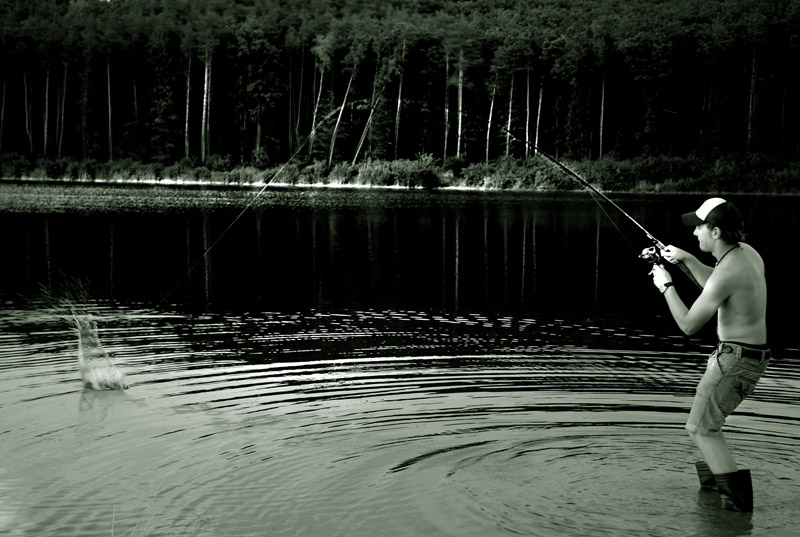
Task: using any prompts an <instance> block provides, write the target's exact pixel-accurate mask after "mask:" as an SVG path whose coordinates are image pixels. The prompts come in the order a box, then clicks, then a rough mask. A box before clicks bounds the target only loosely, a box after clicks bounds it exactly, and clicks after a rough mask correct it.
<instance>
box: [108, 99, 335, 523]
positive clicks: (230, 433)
mask: <svg viewBox="0 0 800 537" xmlns="http://www.w3.org/2000/svg"><path fill="white" fill-rule="evenodd" d="M337 111H338V110H336V109H335V110H333V111H332V112H331V113H329V114H328V115H327V116H325V117H324V118H322V120H321V121H320V123H319V125H317V126H316V127H315V128H314V129H313V130H312V131H311V132H310V133H309V134H308V136H306V137H305V139H303V141H302V142H301V143H300V145H299V146H298V147H297V149H296V150H295V152H294V153H292V155H291V156H290V157H289V159H288V160H287V161H286V162H284V163H283V165H282V166H281V167H280V168H279V169H278V171H277V172H275V173H274V174H273V175H272V177H270V179H269V180H268V181H266V182H265V183H264V186H263V187H261V189H260V190H259V191H258V192H257V193H256V195H255V196H253V198H252V199H251V200H250V201H249V202H248V203H247V204H246V205H245V207H244V208H243V209H242V210H241V211H240V212H239V214H237V215H236V216H235V217H234V218H233V220H231V222H230V224H228V226H227V227H226V228H225V229H224V230H223V231H222V233H220V234H219V235H218V236H217V238H216V239H214V241H213V242H212V243H211V245H209V247H208V248H206V250H205V251H204V252H203V255H201V256H200V257H199V258H198V259H197V260H196V261H195V262H194V263H193V264H192V266H191V267H189V269H188V270H187V271H186V274H184V275H183V277H182V278H181V280H178V282H177V283H176V284H175V285H174V286H173V287H172V288H171V289H170V290H169V291H168V292H167V294H166V295H164V298H162V299H161V301H159V302H158V304H157V305H156V308H159V307H161V305H162V304H163V303H164V302H165V301H166V300H167V298H168V297H169V296H170V295H171V294H172V293H173V292H175V289H177V288H178V287H179V286H180V284H181V281H182V280H183V279H184V278H186V276H188V275H189V274H191V272H192V271H193V270H194V269H195V268H196V267H197V265H198V264H199V263H200V261H202V260H203V259H205V258H206V256H208V255H209V253H210V252H211V250H212V248H214V247H215V246H216V245H217V244H218V243H219V242H220V240H222V238H223V237H224V236H225V235H226V234H227V233H228V232H229V231H230V230H231V228H233V226H234V225H235V224H236V222H237V221H239V219H241V218H242V216H244V214H245V213H246V212H247V211H248V210H249V209H250V208H252V206H253V204H254V203H255V202H256V200H257V199H258V197H259V196H261V195H262V194H263V193H264V192H265V191H266V189H267V187H268V186H269V185H270V183H272V181H273V180H275V178H276V177H277V176H278V175H280V174H281V172H283V170H284V169H285V168H286V166H288V165H289V164H290V163H291V162H292V160H294V158H295V157H296V156H297V155H298V154H300V151H302V150H303V148H304V147H305V146H306V144H307V143H308V142H309V141H310V140H311V139H312V138H313V137H314V135H315V134H316V132H317V131H318V130H319V129H320V128H321V127H322V126H323V125H324V124H325V122H326V121H328V120H329V119H330V118H331V117H333V115H334V114H336V113H337ZM260 398H261V393H259V394H258V395H257V396H256V399H255V401H253V404H256V403H258V400H259V399H260ZM243 419H244V418H243V417H240V418H239V419H238V420H236V422H235V423H234V424H233V427H231V428H230V430H229V431H228V432H227V434H226V435H225V436H224V438H223V439H222V441H221V442H220V444H219V447H217V449H215V450H214V453H213V454H212V455H211V456H210V457H208V458H207V459H206V461H205V462H204V463H203V464H201V465H200V467H199V468H198V469H197V471H196V472H195V474H194V475H193V476H192V478H190V479H193V478H194V477H197V476H198V475H199V474H200V472H201V471H202V470H203V469H204V468H205V467H206V465H207V464H208V463H209V461H210V460H211V458H213V457H214V456H215V455H217V454H218V453H219V452H220V449H221V448H222V446H224V445H225V443H226V442H227V441H228V439H229V438H230V437H231V435H232V434H233V433H234V432H235V431H236V430H237V429H238V428H239V425H241V423H242V420H243ZM188 432H189V429H188V428H187V429H185V430H184V438H185V437H186V435H188ZM177 460H178V459H173V461H172V462H171V463H170V464H169V465H168V467H167V468H166V469H165V470H164V473H163V475H162V476H161V479H160V481H159V484H158V487H157V488H156V491H155V493H154V494H153V496H152V498H151V499H150V505H149V506H148V508H147V509H148V510H150V509H152V512H151V514H150V517H149V518H148V519H147V522H146V523H145V524H144V526H143V527H142V528H141V530H140V529H139V527H140V525H141V523H138V524H136V526H134V528H133V530H132V531H131V535H135V534H136V533H137V532H139V534H140V535H145V534H146V532H147V530H148V528H149V526H150V524H151V523H152V522H153V519H154V518H155V516H156V514H157V513H158V510H157V509H155V508H154V504H155V503H156V498H157V497H158V496H159V494H160V493H161V489H162V488H163V486H164V481H165V480H166V477H167V475H168V474H169V472H170V470H171V467H172V466H173V465H174V464H175V463H176V461H177ZM115 513H116V506H115ZM173 533H174V532H173Z"/></svg>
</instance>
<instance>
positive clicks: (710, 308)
mask: <svg viewBox="0 0 800 537" xmlns="http://www.w3.org/2000/svg"><path fill="white" fill-rule="evenodd" d="M683 222H684V223H685V224H687V225H690V226H695V229H694V235H695V236H696V237H697V240H698V243H699V246H700V250H701V251H703V252H709V253H711V255H713V256H714V258H715V259H716V264H715V265H714V266H713V267H710V266H707V265H704V264H703V263H701V262H700V261H699V260H698V259H697V258H696V257H695V256H694V255H692V254H690V253H688V252H686V251H684V250H681V249H680V248H676V247H675V246H667V247H666V248H665V249H664V250H663V251H662V256H663V257H664V259H666V260H667V261H669V262H670V263H673V264H674V263H683V264H684V265H685V266H686V267H687V268H688V269H689V270H690V271H691V273H692V275H693V276H694V277H695V279H696V280H697V281H698V282H699V283H700V285H701V286H702V287H703V290H702V292H701V293H700V296H699V297H698V298H697V300H696V301H695V302H694V303H693V304H692V305H691V307H687V306H686V305H685V304H684V302H683V300H682V299H681V297H680V296H679V295H678V292H677V291H676V290H675V287H674V286H673V284H672V277H671V276H670V274H669V272H668V271H667V270H665V269H664V268H663V267H661V266H659V265H654V266H653V272H652V273H651V275H652V276H653V283H654V284H655V285H656V287H658V289H659V290H660V291H661V294H662V295H664V298H666V300H667V305H668V306H669V310H670V313H672V316H673V317H674V319H675V321H676V322H677V324H678V327H679V328H680V329H681V330H682V331H683V332H684V333H686V334H687V335H691V334H694V333H696V332H697V331H698V330H700V328H702V327H703V325H705V324H706V323H707V322H708V321H709V320H710V319H711V318H712V317H713V316H714V314H715V313H716V314H717V335H718V338H719V343H718V344H717V346H716V348H715V349H714V352H713V353H712V354H711V357H710V359H709V361H708V366H707V368H706V372H705V374H704V375H703V378H702V379H701V380H700V383H699V384H698V386H697V392H696V395H695V398H694V403H693V405H692V409H691V411H690V413H689V419H688V422H687V424H686V429H687V430H688V431H689V435H690V436H691V437H692V440H694V442H695V444H696V445H697V447H698V449H699V450H700V453H702V455H703V458H704V459H705V463H703V462H699V463H697V471H698V475H699V476H700V482H701V485H702V486H703V487H704V488H713V487H715V486H716V487H717V488H718V489H719V493H720V498H721V500H722V507H723V508H725V509H731V510H737V511H751V510H752V509H753V488H752V482H751V478H750V471H749V470H739V469H738V467H737V466H736V461H735V460H734V458H733V455H732V454H731V452H730V450H729V449H728V446H727V444H726V443H725V438H724V436H723V435H722V432H721V431H720V428H721V427H722V425H723V423H725V418H726V417H727V416H728V415H729V414H730V413H731V412H733V410H734V409H735V408H736V407H737V406H738V405H739V403H741V402H742V400H743V399H744V398H745V397H747V396H748V395H750V394H751V393H752V392H753V389H754V388H755V385H756V383H757V382H758V380H759V378H760V377H761V375H762V374H763V372H764V370H765V369H766V368H767V366H768V365H769V359H770V351H769V347H768V346H767V328H766V309H767V285H766V280H765V278H764V261H763V260H762V259H761V256H760V255H759V254H758V252H756V251H755V250H754V249H753V248H752V247H751V246H749V245H747V244H745V243H743V242H741V241H742V240H743V239H744V235H743V233H742V230H743V227H744V226H743V223H742V217H741V214H740V213H739V211H738V209H736V207H735V206H734V205H733V204H732V203H730V202H728V201H725V200H724V199H722V198H711V199H709V200H706V201H705V202H704V203H703V204H702V205H701V206H700V208H699V209H697V211H694V212H691V213H686V214H684V215H683Z"/></svg>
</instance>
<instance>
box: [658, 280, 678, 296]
mask: <svg viewBox="0 0 800 537" xmlns="http://www.w3.org/2000/svg"><path fill="white" fill-rule="evenodd" d="M670 287H675V284H674V283H672V282H667V283H665V284H664V285H662V286H661V287H659V288H658V290H659V291H661V294H662V295H663V294H664V293H666V292H667V289H669V288H670Z"/></svg>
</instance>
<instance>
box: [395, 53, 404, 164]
mask: <svg viewBox="0 0 800 537" xmlns="http://www.w3.org/2000/svg"><path fill="white" fill-rule="evenodd" d="M405 59H406V42H405V40H404V41H403V53H402V54H401V56H400V64H401V65H402V64H403V62H404V61H405ZM402 107H403V70H402V67H401V69H400V83H399V84H398V88H397V112H396V113H395V116H394V159H395V160H397V155H398V145H399V144H400V110H401V108H402Z"/></svg>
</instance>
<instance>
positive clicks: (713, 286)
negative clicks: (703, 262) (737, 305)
mask: <svg viewBox="0 0 800 537" xmlns="http://www.w3.org/2000/svg"><path fill="white" fill-rule="evenodd" d="M652 275H653V283H654V284H655V285H656V287H659V289H662V288H663V292H662V294H663V295H664V298H666V300H667V306H669V311H670V313H671V314H672V317H673V319H675V322H676V323H677V324H678V328H680V329H681V331H682V332H683V333H685V334H686V335H689V336H691V335H692V334H696V333H697V332H698V331H699V330H700V329H701V328H703V326H705V324H706V323H707V322H708V321H709V320H710V319H711V318H712V317H713V316H714V314H715V313H716V312H717V309H718V308H719V307H720V305H721V304H722V303H723V302H724V301H725V299H726V298H727V292H726V291H725V285H724V281H721V280H720V278H718V277H715V276H716V274H713V273H712V275H711V276H710V277H709V278H708V281H707V282H706V285H705V286H704V287H703V291H702V292H701V293H700V296H699V297H697V300H695V302H694V304H692V306H691V308H689V307H687V306H686V304H684V303H683V300H682V299H681V297H680V295H679V294H678V291H677V290H676V289H675V286H674V285H667V283H669V284H671V283H672V276H670V274H669V272H667V270H666V269H664V268H663V267H661V266H658V265H654V267H653V272H652Z"/></svg>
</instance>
